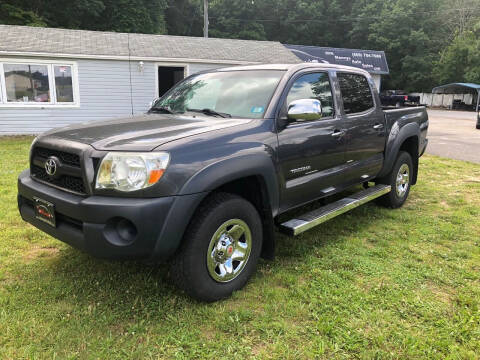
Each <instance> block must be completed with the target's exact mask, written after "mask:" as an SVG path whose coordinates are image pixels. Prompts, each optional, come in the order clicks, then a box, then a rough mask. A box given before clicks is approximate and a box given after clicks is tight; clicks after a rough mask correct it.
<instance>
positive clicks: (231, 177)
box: [179, 154, 280, 216]
mask: <svg viewBox="0 0 480 360" xmlns="http://www.w3.org/2000/svg"><path fill="white" fill-rule="evenodd" d="M250 176H257V177H260V178H261V179H262V180H263V182H264V184H265V187H266V191H267V196H268V201H269V204H270V206H271V209H272V212H273V215H274V216H275V214H276V212H277V211H278V206H279V201H280V200H279V199H280V195H279V187H278V180H277V171H276V168H275V165H274V163H273V161H272V158H271V157H269V156H267V155H266V154H244V155H240V156H235V157H233V158H224V159H222V160H220V161H217V162H215V163H213V164H210V165H209V166H207V167H205V168H203V169H202V170H200V171H199V172H197V173H196V174H195V175H194V176H192V177H191V178H190V179H189V180H188V181H187V182H186V183H185V185H184V186H183V188H182V189H181V190H180V193H179V195H184V194H195V193H200V192H206V193H208V192H210V191H212V190H215V189H217V188H219V187H220V186H222V185H225V184H227V183H229V182H231V181H235V180H238V179H241V178H245V177H250Z"/></svg>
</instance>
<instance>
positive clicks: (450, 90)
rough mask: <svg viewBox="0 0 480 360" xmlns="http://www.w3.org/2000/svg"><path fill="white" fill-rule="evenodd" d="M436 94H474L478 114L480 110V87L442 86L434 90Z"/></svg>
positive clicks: (460, 84) (467, 85) (468, 84)
mask: <svg viewBox="0 0 480 360" xmlns="http://www.w3.org/2000/svg"><path fill="white" fill-rule="evenodd" d="M432 93H434V94H465V93H472V94H474V98H475V95H476V98H477V107H476V110H477V113H478V110H479V108H480V85H479V84H472V83H452V84H447V85H442V86H437V87H436V88H434V89H433V90H432Z"/></svg>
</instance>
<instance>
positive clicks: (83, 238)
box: [18, 64, 428, 301]
mask: <svg viewBox="0 0 480 360" xmlns="http://www.w3.org/2000/svg"><path fill="white" fill-rule="evenodd" d="M427 129H428V117H427V113H426V110H425V108H423V107H417V108H408V109H398V110H390V111H384V110H383V109H382V107H381V105H380V99H379V95H378V92H377V90H376V88H375V84H374V82H373V81H372V79H371V77H370V76H369V74H368V73H367V72H365V71H362V70H359V69H356V68H350V67H341V66H332V65H327V64H296V65H262V66H245V67H233V68H224V69H219V70H215V71H211V72H204V73H199V74H195V75H192V76H190V77H188V78H186V79H185V80H184V81H182V82H181V83H179V84H178V85H177V86H175V87H174V88H173V89H171V90H170V91H169V92H168V93H167V94H165V95H164V96H163V97H162V98H160V99H158V100H157V101H155V102H154V103H153V105H152V107H151V109H150V110H149V111H148V113H146V114H143V115H140V116H135V117H129V118H126V119H115V120H110V121H101V122H90V123H85V124H77V125H72V126H68V127H65V128H62V129H56V130H53V131H50V132H47V133H45V134H42V135H41V136H39V137H37V138H36V139H35V140H34V142H33V143H32V146H31V150H30V168H29V169H28V170H25V171H24V172H22V173H21V174H20V176H19V178H18V208H19V210H20V214H21V216H22V218H23V219H24V220H25V221H27V222H29V223H31V224H33V225H34V226H36V227H37V228H39V229H40V230H42V231H44V232H46V233H47V234H50V235H51V236H53V237H55V238H57V239H60V240H62V241H64V242H66V243H68V244H70V245H72V246H73V247H75V248H78V249H80V250H83V251H85V252H87V253H89V254H91V255H93V256H95V257H99V258H108V259H145V260H148V261H167V260H168V261H169V263H170V264H171V269H170V275H171V278H172V279H173V280H174V282H175V283H176V284H177V285H178V286H179V287H180V288H182V289H184V290H185V291H186V292H187V293H188V294H189V295H191V296H193V297H195V298H197V299H200V300H203V301H215V300H218V299H222V298H225V297H228V296H229V295H230V294H231V293H232V291H235V290H238V289H240V288H242V287H243V286H244V285H245V283H246V282H247V281H248V279H249V278H250V277H251V275H252V274H253V272H254V270H255V267H256V265H257V262H258V260H259V257H261V256H262V257H264V258H267V259H271V258H273V256H274V249H275V231H274V230H275V228H278V229H279V230H280V231H283V232H285V233H287V234H289V235H292V236H295V235H298V234H301V233H302V232H304V231H307V230H309V229H311V228H313V227H314V226H317V225H319V224H321V223H323V222H325V221H326V220H328V219H331V218H333V217H335V216H337V215H339V214H342V213H344V212H346V211H348V210H350V209H353V208H355V207H357V206H359V205H361V204H364V203H366V202H368V201H371V200H373V199H377V198H378V200H379V202H381V203H382V204H384V205H386V206H388V207H391V208H398V207H400V206H402V205H403V203H404V202H405V200H406V199H407V197H408V194H409V191H410V187H411V186H412V185H414V184H415V183H416V181H417V175H418V160H419V157H420V156H422V154H423V153H424V151H425V148H426V146H427V138H426V136H427ZM362 184H363V188H359V189H358V190H357V192H356V193H354V194H353V195H352V190H351V188H352V187H355V186H357V187H359V185H360V186H361V185H362ZM347 189H348V190H349V191H348V195H344V197H343V198H342V195H341V194H340V193H342V192H344V191H345V190H347ZM332 195H336V196H335V197H334V199H335V200H333V198H332ZM319 199H325V200H324V201H319V202H316V204H320V203H322V205H318V208H317V209H316V210H314V211H309V212H307V213H305V214H303V215H301V216H293V215H292V216H289V215H288V214H289V213H291V212H289V211H290V210H292V209H294V208H299V207H301V206H303V205H305V204H308V203H312V202H314V201H316V200H319ZM310 208H311V206H310ZM300 212H301V210H298V209H297V210H296V211H295V213H296V214H298V213H300ZM281 214H283V215H282V218H285V220H286V221H279V215H281Z"/></svg>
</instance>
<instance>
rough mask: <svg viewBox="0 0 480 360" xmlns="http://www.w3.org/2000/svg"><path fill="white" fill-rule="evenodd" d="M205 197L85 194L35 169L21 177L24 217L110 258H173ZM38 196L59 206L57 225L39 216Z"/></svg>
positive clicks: (57, 234)
mask: <svg viewBox="0 0 480 360" xmlns="http://www.w3.org/2000/svg"><path fill="white" fill-rule="evenodd" d="M204 196H205V194H204V193H198V194H192V195H185V196H171V197H161V198H119V197H106V196H89V197H82V196H77V195H74V194H70V193H67V192H65V191H62V190H59V189H56V188H53V187H51V186H48V185H45V184H42V183H39V182H37V181H35V180H33V179H32V178H31V177H30V171H29V170H25V171H24V172H22V173H21V174H20V176H19V178H18V208H19V211H20V215H21V216H22V218H23V220H25V221H27V222H29V223H30V224H32V225H33V226H35V227H37V228H38V229H40V230H42V231H44V232H46V233H47V234H49V235H51V236H53V237H55V238H57V239H59V240H61V241H63V242H65V243H67V244H69V245H71V246H73V247H75V248H77V249H80V250H82V251H85V252H87V253H89V254H91V255H92V256H95V257H98V258H104V259H149V260H153V261H159V260H165V259H167V258H168V257H170V256H171V255H172V254H173V253H174V252H175V251H176V249H177V248H178V246H179V245H180V242H181V239H182V237H183V232H184V229H185V228H186V226H187V225H188V222H189V220H190V218H191V216H192V215H193V213H194V211H195V209H196V208H197V206H198V205H199V203H200V202H201V200H202V199H203V198H204ZM34 197H38V198H41V199H43V200H46V201H49V202H51V203H53V204H54V205H55V216H56V219H57V225H56V227H53V226H50V225H48V224H46V223H44V222H43V221H40V220H38V219H37V218H36V217H35V214H34V207H33V198H34Z"/></svg>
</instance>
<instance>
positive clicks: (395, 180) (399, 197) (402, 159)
mask: <svg viewBox="0 0 480 360" xmlns="http://www.w3.org/2000/svg"><path fill="white" fill-rule="evenodd" d="M412 175H413V161H412V157H411V156H410V154H409V153H408V152H405V151H401V152H400V153H399V154H398V157H397V160H396V161H395V164H394V165H393V168H392V171H391V172H390V173H389V174H388V175H386V176H385V177H383V178H380V179H378V180H377V181H376V182H377V184H385V185H390V186H391V187H392V191H390V192H389V193H388V194H386V195H384V196H382V197H381V198H379V202H380V204H382V205H384V206H386V207H390V208H393V209H396V208H399V207H401V206H402V205H403V204H404V203H405V201H406V200H407V198H408V195H409V194H410V187H411V184H412Z"/></svg>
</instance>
